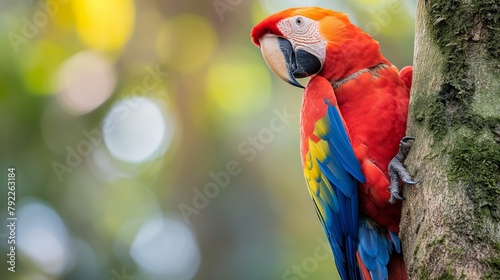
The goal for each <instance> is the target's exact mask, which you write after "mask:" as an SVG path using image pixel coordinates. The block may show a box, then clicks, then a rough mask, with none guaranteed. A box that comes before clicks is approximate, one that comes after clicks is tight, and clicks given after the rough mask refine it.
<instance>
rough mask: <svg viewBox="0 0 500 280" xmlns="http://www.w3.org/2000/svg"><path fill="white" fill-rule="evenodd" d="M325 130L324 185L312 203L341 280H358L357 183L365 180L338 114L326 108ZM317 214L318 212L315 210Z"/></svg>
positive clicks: (322, 164) (321, 167)
mask: <svg viewBox="0 0 500 280" xmlns="http://www.w3.org/2000/svg"><path fill="white" fill-rule="evenodd" d="M328 107H329V108H328V114H327V117H328V121H329V122H328V125H329V127H327V128H326V131H328V132H327V133H326V134H325V135H322V136H323V137H322V138H323V140H324V141H327V143H328V145H329V149H330V153H331V154H329V155H328V156H327V158H326V159H325V160H324V161H319V160H317V163H318V166H319V168H320V170H321V172H322V174H323V175H324V177H323V178H326V179H327V180H328V182H320V187H319V189H320V190H319V191H317V192H316V198H315V200H316V203H318V206H320V207H321V208H322V209H324V212H325V213H318V214H320V216H323V217H320V218H321V220H322V222H323V226H324V227H325V231H326V232H327V235H328V240H329V242H330V246H331V247H332V251H333V254H334V258H335V263H336V265H337V269H338V271H339V274H340V276H341V278H342V279H361V276H360V274H359V269H358V267H357V263H356V250H357V247H358V215H359V213H358V194H357V183H358V181H360V182H364V181H365V177H364V175H363V173H362V171H361V166H360V164H359V162H358V160H357V158H356V156H355V155H354V151H353V149H352V146H351V143H350V140H349V137H348V135H347V132H346V129H345V127H344V124H343V122H342V118H341V117H340V112H338V110H337V109H336V108H333V106H331V105H329V106H328ZM317 211H318V212H319V209H318V208H317Z"/></svg>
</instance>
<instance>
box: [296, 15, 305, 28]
mask: <svg viewBox="0 0 500 280" xmlns="http://www.w3.org/2000/svg"><path fill="white" fill-rule="evenodd" d="M295 23H296V24H297V25H298V26H301V25H302V24H303V23H304V19H303V18H302V17H298V18H297V19H296V20H295Z"/></svg>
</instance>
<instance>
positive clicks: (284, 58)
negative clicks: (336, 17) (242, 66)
mask: <svg viewBox="0 0 500 280" xmlns="http://www.w3.org/2000/svg"><path fill="white" fill-rule="evenodd" d="M260 49H261V51H262V56H263V57H264V60H265V61H266V63H267V65H268V66H269V68H271V70H272V71H273V72H274V73H275V74H276V75H277V76H278V77H280V78H281V79H282V80H284V81H285V82H287V83H289V84H291V85H294V86H296V87H300V88H304V86H302V85H301V84H300V83H299V82H298V81H297V80H296V79H295V78H305V77H308V76H310V75H313V74H316V73H318V72H319V71H320V70H321V67H322V65H321V61H320V60H319V59H318V58H317V57H316V56H314V55H312V54H310V53H309V52H307V51H304V50H297V51H296V52H295V51H294V50H293V47H292V44H291V43H290V41H288V40H287V39H285V38H282V37H277V36H274V35H265V36H264V37H262V38H261V39H260Z"/></svg>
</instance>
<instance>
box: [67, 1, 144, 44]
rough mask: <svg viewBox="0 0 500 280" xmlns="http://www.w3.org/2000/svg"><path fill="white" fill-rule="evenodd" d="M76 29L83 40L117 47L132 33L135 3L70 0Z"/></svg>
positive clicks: (86, 42) (87, 42)
mask: <svg viewBox="0 0 500 280" xmlns="http://www.w3.org/2000/svg"><path fill="white" fill-rule="evenodd" d="M72 6H73V12H74V14H75V19H76V22H75V23H76V31H77V32H78V35H79V37H80V39H81V40H82V42H83V43H85V44H86V45H87V46H89V47H91V48H93V49H97V50H101V51H114V50H118V49H120V48H121V47H123V45H124V44H125V43H126V41H127V40H128V38H129V36H130V34H131V33H132V30H133V27H134V21H135V6H134V1H132V0H106V1H101V0H73V1H72Z"/></svg>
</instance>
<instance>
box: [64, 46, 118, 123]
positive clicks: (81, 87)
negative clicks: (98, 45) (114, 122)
mask: <svg viewBox="0 0 500 280" xmlns="http://www.w3.org/2000/svg"><path fill="white" fill-rule="evenodd" d="M115 84H116V75H115V72H114V69H113V66H112V64H111V62H110V61H109V60H107V59H106V58H105V57H104V56H102V55H101V54H99V53H97V52H95V51H83V52H80V53H78V54H76V55H74V56H73V57H71V58H69V59H68V60H67V61H66V62H65V63H64V64H63V66H62V67H61V70H60V73H59V92H60V93H59V101H60V102H61V105H62V107H63V108H64V109H65V110H66V111H67V112H69V113H72V114H76V115H78V114H83V113H87V112H90V111H92V110H94V109H95V108H97V107H98V106H99V105H101V104H102V103H103V102H104V101H106V100H107V99H108V98H109V97H110V96H111V93H112V92H113V90H114V88H115Z"/></svg>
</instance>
